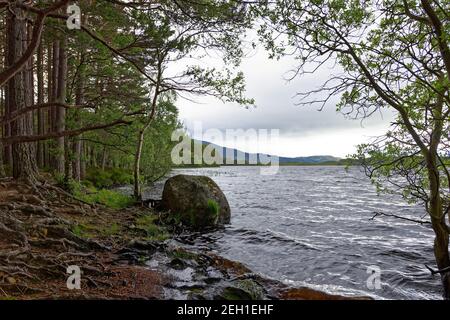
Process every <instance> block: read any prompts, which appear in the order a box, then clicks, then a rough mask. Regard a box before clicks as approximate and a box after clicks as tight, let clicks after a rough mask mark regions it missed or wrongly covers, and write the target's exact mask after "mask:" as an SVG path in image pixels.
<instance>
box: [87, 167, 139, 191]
mask: <svg viewBox="0 0 450 320" xmlns="http://www.w3.org/2000/svg"><path fill="white" fill-rule="evenodd" d="M86 180H87V181H89V182H91V183H92V184H93V185H94V186H95V187H97V188H110V187H112V186H114V185H124V184H130V183H133V175H132V174H131V172H130V171H128V170H125V169H120V168H112V169H106V170H102V169H100V168H89V169H88V170H87V172H86Z"/></svg>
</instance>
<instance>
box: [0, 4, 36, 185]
mask: <svg viewBox="0 0 450 320" xmlns="http://www.w3.org/2000/svg"><path fill="white" fill-rule="evenodd" d="M11 10H12V12H8V18H7V24H8V27H7V31H8V33H9V36H8V57H7V62H8V65H12V64H13V63H14V62H15V61H16V60H17V59H18V57H20V56H21V55H22V53H23V51H24V47H25V46H26V43H27V27H26V24H25V19H24V17H23V13H22V10H21V9H18V8H12V9H11ZM27 72H28V71H27V70H26V68H25V69H24V70H22V71H20V72H18V73H17V74H16V75H15V76H14V77H13V78H11V79H10V80H9V81H8V86H7V87H8V100H9V101H8V107H9V108H8V109H9V110H8V111H9V112H15V111H17V110H20V109H22V108H24V107H26V105H27V102H28V103H30V97H31V94H30V90H32V89H33V88H31V87H30V85H31V82H30V79H29V76H27ZM27 100H28V101H27ZM31 120H32V119H31V117H30V116H29V115H25V116H23V117H21V118H19V119H17V120H15V121H12V122H11V128H10V129H11V132H10V133H11V136H16V135H18V136H26V135H32V134H33V122H32V121H31ZM11 149H12V167H13V170H12V172H13V177H14V178H15V179H21V180H26V181H28V182H29V183H32V184H35V183H36V182H37V166H36V161H35V160H36V153H35V148H34V144H33V143H14V144H12V148H11Z"/></svg>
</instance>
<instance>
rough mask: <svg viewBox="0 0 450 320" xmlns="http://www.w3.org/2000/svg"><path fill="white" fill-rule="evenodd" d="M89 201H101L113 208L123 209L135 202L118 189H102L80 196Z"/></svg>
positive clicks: (100, 202)
mask: <svg viewBox="0 0 450 320" xmlns="http://www.w3.org/2000/svg"><path fill="white" fill-rule="evenodd" d="M79 198H81V199H82V200H84V201H86V202H89V203H99V204H102V205H105V206H107V207H110V208H113V209H123V208H126V207H129V206H130V205H132V204H134V202H135V201H134V199H133V198H132V197H130V196H127V195H124V194H122V193H120V192H117V191H112V190H107V189H101V190H99V191H97V192H95V193H90V194H84V195H82V196H80V197H79Z"/></svg>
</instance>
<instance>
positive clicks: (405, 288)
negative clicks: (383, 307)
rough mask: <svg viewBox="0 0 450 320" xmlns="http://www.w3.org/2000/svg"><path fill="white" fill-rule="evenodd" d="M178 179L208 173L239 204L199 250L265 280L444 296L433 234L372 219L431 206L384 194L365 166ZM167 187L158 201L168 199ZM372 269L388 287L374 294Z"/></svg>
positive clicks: (234, 171)
mask: <svg viewBox="0 0 450 320" xmlns="http://www.w3.org/2000/svg"><path fill="white" fill-rule="evenodd" d="M179 173H185V174H198V175H207V176H210V177H211V178H212V179H213V180H214V181H215V182H216V183H217V184H218V185H219V186H220V187H221V188H222V190H223V192H224V193H225V195H226V196H227V198H228V201H229V203H230V206H231V213H232V223H231V225H229V226H227V227H226V228H225V230H221V231H217V232H213V233H209V234H206V235H204V236H199V237H198V238H196V240H195V244H194V245H195V246H196V247H197V248H203V249H207V250H212V251H214V252H217V253H218V254H220V255H222V256H224V257H226V258H229V259H233V260H237V261H240V262H242V263H244V264H245V265H246V266H248V267H249V268H250V269H252V270H254V271H256V272H258V273H261V274H262V275H265V276H267V277H271V278H274V279H277V280H281V281H283V282H285V283H289V284H292V285H297V286H301V285H307V286H309V287H313V288H317V289H319V290H325V291H328V292H331V293H341V294H350V295H361V294H363V295H371V296H373V297H376V298H384V299H440V298H441V296H440V294H441V293H440V282H439V278H438V277H437V276H434V277H433V276H431V275H430V273H429V272H428V271H427V269H426V268H425V267H424V264H430V265H434V260H433V250H432V244H433V233H432V231H431V230H430V228H429V227H427V226H421V225H418V224H415V223H412V222H408V221H404V220H399V219H395V218H388V217H383V218H377V219H375V220H370V218H371V217H372V216H373V212H374V211H382V212H386V213H394V214H397V215H403V216H406V217H414V218H416V219H417V218H420V217H422V216H423V214H424V211H423V209H422V208H421V207H418V206H412V205H410V204H407V203H405V202H404V201H403V200H402V199H401V198H400V197H398V196H394V195H385V194H384V195H377V193H376V191H375V188H374V186H372V185H371V183H370V181H369V180H368V179H367V178H366V177H365V176H364V174H363V173H362V172H361V171H360V169H359V168H356V167H355V168H351V169H350V170H348V171H347V170H346V169H345V168H344V167H336V166H313V167H311V166H310V167H307V166H289V167H281V168H280V170H279V173H278V174H277V175H272V176H264V175H260V170H259V168H258V167H221V168H201V169H183V170H174V172H172V175H174V174H179ZM162 183H163V182H160V183H159V184H158V185H157V186H156V187H155V188H154V189H152V190H151V191H150V194H151V196H152V197H157V198H159V197H161V186H162ZM368 266H378V267H379V268H380V269H381V289H378V290H370V289H368V287H367V283H366V280H367V278H368V276H369V274H368V273H367V268H368Z"/></svg>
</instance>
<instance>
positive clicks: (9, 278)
mask: <svg viewBox="0 0 450 320" xmlns="http://www.w3.org/2000/svg"><path fill="white" fill-rule="evenodd" d="M6 281H8V283H9V284H16V283H17V280H16V279H15V278H13V277H7V278H6Z"/></svg>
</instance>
